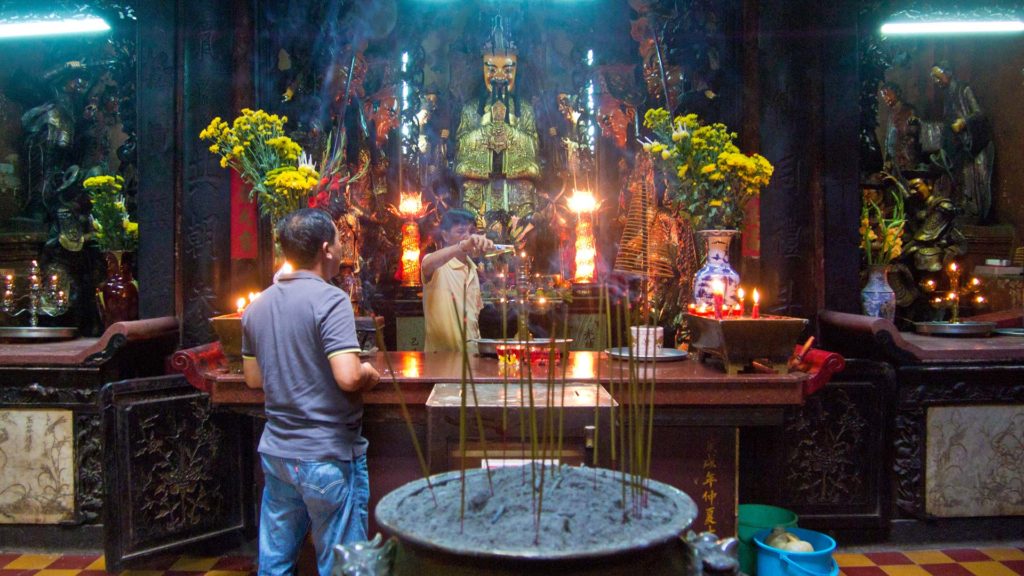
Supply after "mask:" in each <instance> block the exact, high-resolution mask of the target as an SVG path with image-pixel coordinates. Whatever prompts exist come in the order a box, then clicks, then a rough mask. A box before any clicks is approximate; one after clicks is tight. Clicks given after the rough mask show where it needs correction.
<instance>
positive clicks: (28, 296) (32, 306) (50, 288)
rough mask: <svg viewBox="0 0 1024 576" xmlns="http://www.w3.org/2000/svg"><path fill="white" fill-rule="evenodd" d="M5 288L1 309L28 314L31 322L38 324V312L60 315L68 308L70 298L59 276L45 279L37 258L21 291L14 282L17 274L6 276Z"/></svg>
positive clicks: (44, 314)
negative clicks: (45, 280)
mask: <svg viewBox="0 0 1024 576" xmlns="http://www.w3.org/2000/svg"><path fill="white" fill-rule="evenodd" d="M3 280H4V290H3V295H2V297H0V312H3V313H4V314H7V315H8V316H11V317H14V316H19V315H21V314H28V315H29V326H31V327H32V328H37V327H39V316H40V315H43V316H51V317H53V316H61V315H63V314H64V313H65V312H67V310H68V298H67V295H66V294H65V293H64V291H63V290H61V289H60V287H59V282H58V276H57V275H56V274H54V275H52V276H50V278H49V281H48V282H46V283H45V285H44V282H43V275H42V270H41V269H40V268H39V263H38V262H36V261H35V260H33V261H32V264H31V265H30V266H29V269H28V279H27V282H28V286H26V287H25V288H24V289H23V290H22V291H21V292H20V293H19V292H18V291H17V288H16V286H15V276H14V274H8V275H6V276H4V279H3Z"/></svg>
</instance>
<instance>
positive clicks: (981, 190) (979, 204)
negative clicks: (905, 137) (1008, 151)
mask: <svg viewBox="0 0 1024 576" xmlns="http://www.w3.org/2000/svg"><path fill="white" fill-rule="evenodd" d="M931 76H932V79H933V80H934V82H935V84H936V85H937V86H938V87H940V88H941V89H943V90H944V91H945V97H944V100H943V105H942V116H943V122H944V125H943V130H942V132H943V133H942V149H941V150H940V151H939V152H938V153H937V154H935V155H933V162H935V163H936V164H938V165H939V166H940V167H942V168H943V169H945V170H946V171H947V172H948V173H949V175H950V176H951V180H952V184H953V187H954V190H955V191H956V192H957V193H958V195H957V196H954V197H955V198H958V199H959V205H960V207H961V209H962V211H963V216H962V217H963V221H964V222H965V223H978V222H980V221H982V220H984V219H985V218H986V217H987V216H988V212H989V208H990V207H991V205H992V164H993V161H994V159H995V145H994V144H993V142H992V127H991V125H990V124H989V121H988V117H987V116H986V114H985V112H984V111H983V110H982V109H981V106H980V105H979V104H978V99H977V98H976V97H975V95H974V91H973V90H971V87H970V86H968V85H967V84H966V83H963V82H960V81H958V80H957V79H956V78H955V77H954V76H953V70H952V68H950V67H949V66H948V65H946V64H937V65H935V66H933V67H932V69H931Z"/></svg>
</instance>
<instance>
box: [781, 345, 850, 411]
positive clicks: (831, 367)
mask: <svg viewBox="0 0 1024 576" xmlns="http://www.w3.org/2000/svg"><path fill="white" fill-rule="evenodd" d="M802 348H803V347H802V346H800V345H799V344H797V345H796V346H794V347H793V354H794V355H795V356H797V357H799V358H800V363H799V364H798V365H797V366H796V369H797V370H800V371H801V372H806V373H807V374H809V375H810V378H808V379H807V380H805V381H804V390H803V394H804V397H805V398H806V397H808V396H810V395H811V394H814V393H815V392H817V391H818V390H821V389H822V388H824V387H825V384H828V381H829V380H831V379H832V375H833V374H836V373H838V372H842V371H843V370H844V369H845V368H846V359H845V358H843V357H842V355H840V354H837V353H835V352H828V351H826V350H817V349H814V348H812V349H810V350H808V351H806V352H804V353H803V355H802V356H800V352H801V349H802Z"/></svg>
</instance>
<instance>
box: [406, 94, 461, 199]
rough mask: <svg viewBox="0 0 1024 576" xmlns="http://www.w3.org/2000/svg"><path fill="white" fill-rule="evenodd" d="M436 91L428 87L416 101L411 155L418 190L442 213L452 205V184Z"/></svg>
mask: <svg viewBox="0 0 1024 576" xmlns="http://www.w3.org/2000/svg"><path fill="white" fill-rule="evenodd" d="M439 106H440V98H439V97H438V90H437V89H436V88H434V87H428V88H427V89H426V90H425V91H424V94H423V96H422V97H421V98H420V108H419V110H418V111H417V112H416V114H415V116H414V121H415V125H416V128H417V130H418V134H417V138H416V147H415V152H416V156H417V166H418V168H419V181H420V186H421V188H422V189H423V190H424V191H426V192H427V193H428V197H429V199H430V201H431V202H432V203H434V205H435V206H437V207H438V208H440V209H442V210H446V209H447V208H448V207H449V206H451V205H452V201H453V200H452V192H453V188H452V187H453V184H452V182H451V177H450V174H449V167H448V140H449V131H448V129H447V128H443V127H442V126H444V121H443V118H439V116H444V115H443V114H439V112H440V111H439Z"/></svg>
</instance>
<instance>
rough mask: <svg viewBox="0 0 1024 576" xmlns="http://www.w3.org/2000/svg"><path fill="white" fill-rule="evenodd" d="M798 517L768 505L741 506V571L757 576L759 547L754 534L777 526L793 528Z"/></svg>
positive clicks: (738, 520)
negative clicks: (755, 543) (755, 542)
mask: <svg viewBox="0 0 1024 576" xmlns="http://www.w3.org/2000/svg"><path fill="white" fill-rule="evenodd" d="M796 521H797V517H796V514H794V513H793V512H792V511H790V510H786V509H785V508H779V507H778V506H768V505H767V504H740V506H739V514H738V518H737V523H738V526H737V530H736V532H737V534H736V535H737V536H738V537H739V539H740V550H739V552H740V570H742V571H743V572H744V573H746V574H749V575H750V576H757V546H756V545H754V540H753V538H754V534H755V533H757V532H758V531H760V530H764V529H765V528H767V529H769V530H771V529H772V528H775V527H776V526H782V527H783V528H792V527H793V526H796Z"/></svg>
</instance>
